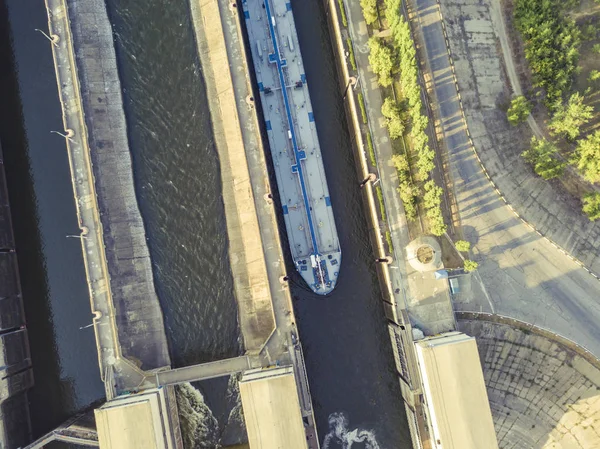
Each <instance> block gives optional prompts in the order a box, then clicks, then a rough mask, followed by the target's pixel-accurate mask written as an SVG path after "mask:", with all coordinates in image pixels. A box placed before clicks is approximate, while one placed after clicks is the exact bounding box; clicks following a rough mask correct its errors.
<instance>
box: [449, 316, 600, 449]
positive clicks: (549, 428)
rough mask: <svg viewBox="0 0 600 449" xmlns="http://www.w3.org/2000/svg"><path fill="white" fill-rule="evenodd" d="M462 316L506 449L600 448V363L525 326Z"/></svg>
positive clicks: (462, 326)
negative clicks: (481, 368)
mask: <svg viewBox="0 0 600 449" xmlns="http://www.w3.org/2000/svg"><path fill="white" fill-rule="evenodd" d="M474 318H477V317H476V316H468V315H467V316H464V315H462V314H459V315H458V317H457V319H458V324H459V329H460V330H461V331H462V332H464V333H466V334H468V335H471V336H474V337H476V339H477V346H478V349H479V354H480V357H481V361H482V364H483V373H484V378H485V382H486V386H487V391H488V396H489V400H490V405H491V407H492V417H493V419H494V426H495V428H496V434H497V436H498V442H499V444H500V447H501V448H502V449H508V448H519V449H529V448H531V449H534V448H535V449H537V448H540V449H541V448H544V449H550V448H552V449H561V448H565V449H566V448H569V449H575V448H582V449H584V448H585V449H589V448H594V447H600V363H599V362H598V360H596V359H595V358H594V357H591V356H590V355H589V354H586V353H585V352H584V351H583V350H582V348H580V347H577V346H576V345H575V344H573V343H572V342H569V341H567V340H564V339H561V338H557V337H555V336H553V335H552V334H551V333H547V332H543V331H541V330H539V329H536V328H535V327H533V326H530V325H526V324H525V323H515V322H511V321H512V320H503V319H500V318H496V319H495V321H496V322H492V321H487V319H486V318H485V317H481V316H480V318H482V320H476V319H474Z"/></svg>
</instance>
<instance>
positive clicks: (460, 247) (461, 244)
mask: <svg viewBox="0 0 600 449" xmlns="http://www.w3.org/2000/svg"><path fill="white" fill-rule="evenodd" d="M454 246H455V247H456V250H457V251H461V252H463V253H466V252H467V251H469V250H470V249H471V244H470V243H469V242H467V241H465V240H457V241H456V242H455V243H454Z"/></svg>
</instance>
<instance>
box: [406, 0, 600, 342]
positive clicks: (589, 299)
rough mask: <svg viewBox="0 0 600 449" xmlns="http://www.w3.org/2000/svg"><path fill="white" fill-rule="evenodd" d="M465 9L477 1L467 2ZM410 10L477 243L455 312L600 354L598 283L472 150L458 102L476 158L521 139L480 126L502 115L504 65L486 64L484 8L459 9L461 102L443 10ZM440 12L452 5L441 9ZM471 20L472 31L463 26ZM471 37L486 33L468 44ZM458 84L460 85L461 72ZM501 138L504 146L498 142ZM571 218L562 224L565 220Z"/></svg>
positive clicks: (426, 5)
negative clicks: (499, 187)
mask: <svg viewBox="0 0 600 449" xmlns="http://www.w3.org/2000/svg"><path fill="white" fill-rule="evenodd" d="M465 2H468V3H469V4H471V3H474V2H472V1H471V0H465ZM465 2H462V3H457V2H453V3H451V4H450V6H449V7H453V8H458V6H457V5H459V4H460V5H464V3H465ZM409 4H411V5H413V12H414V14H415V17H414V20H413V24H414V26H415V28H416V30H417V36H418V40H419V42H420V44H421V45H420V49H419V50H420V55H421V56H422V59H423V61H424V62H425V63H426V70H425V73H426V79H427V80H428V84H429V87H430V91H431V94H432V96H433V98H434V99H435V104H434V112H435V114H436V115H437V117H436V118H437V122H438V126H439V128H440V132H441V134H442V135H443V139H444V143H445V145H446V148H447V150H448V153H449V160H450V170H451V174H452V178H453V181H454V190H455V197H456V199H457V204H458V207H459V210H460V218H461V223H462V227H463V231H464V234H465V237H466V238H467V239H468V240H470V241H471V242H472V244H473V253H474V259H475V260H476V261H477V262H478V263H479V270H478V271H477V273H476V274H474V275H472V276H471V277H472V280H473V281H474V282H472V286H473V291H472V292H464V293H465V294H463V295H462V296H461V298H460V301H457V302H455V308H457V309H458V310H474V311H480V310H483V311H490V312H496V313H500V314H502V315H506V316H510V317H514V318H517V319H520V320H523V321H526V322H531V323H535V324H537V325H539V326H542V327H544V328H548V329H551V330H553V331H554V332H557V333H559V334H561V335H565V336H567V337H569V338H571V339H573V340H574V341H577V342H578V343H580V344H582V345H583V346H585V347H587V348H588V349H590V350H591V351H592V352H594V353H595V354H600V304H598V301H597V298H598V297H599V296H600V283H599V282H598V281H597V280H596V279H595V278H594V277H592V276H591V275H590V274H589V273H588V272H587V271H585V270H584V269H583V268H581V267H580V266H579V265H577V264H576V263H574V262H573V261H572V260H571V259H570V258H569V257H567V256H566V255H565V254H563V253H562V252H560V251H559V250H557V249H556V248H555V247H554V246H552V245H551V244H550V243H549V242H548V241H547V240H545V239H543V238H542V237H540V235H538V234H537V233H536V232H535V231H534V230H532V229H531V228H530V227H529V226H527V225H526V224H525V223H523V222H522V221H521V220H520V219H519V218H517V217H516V215H515V214H514V212H513V211H512V210H511V209H510V208H509V207H508V206H507V204H506V203H504V202H503V201H502V200H501V199H500V196H499V195H498V193H497V191H496V190H495V189H494V187H493V186H492V184H491V183H490V181H489V179H488V178H487V176H486V174H485V173H484V171H483V170H482V168H481V165H480V163H479V161H478V160H477V157H476V155H475V153H474V152H473V149H472V146H471V142H470V138H469V131H468V130H467V128H466V126H465V121H464V119H463V115H462V108H461V100H460V98H461V97H462V99H463V100H464V101H465V102H468V101H471V102H472V104H470V106H465V107H466V108H469V107H470V108H472V111H473V116H472V118H471V119H467V122H468V124H469V126H471V124H472V123H475V125H474V126H475V129H476V131H471V132H470V134H471V136H472V138H473V141H474V144H475V148H476V149H477V150H478V151H479V149H480V148H484V151H485V149H486V148H487V149H491V150H493V151H497V152H502V151H504V149H505V145H508V144H509V143H510V141H511V140H517V139H519V135H518V134H516V133H515V132H514V131H513V132H512V133H506V134H503V132H502V131H501V130H500V129H498V130H497V132H496V128H493V127H492V128H486V127H485V126H482V123H484V122H482V120H483V118H482V117H481V114H483V112H485V113H486V114H488V113H489V114H496V113H497V112H495V111H497V109H496V99H497V96H498V95H499V93H498V92H499V91H498V89H501V88H502V86H503V81H502V78H501V76H502V75H501V73H502V67H501V65H500V61H499V60H498V58H497V57H496V59H494V58H492V57H491V56H490V54H491V52H492V50H493V49H495V45H496V43H495V42H496V41H495V37H494V34H493V32H492V31H491V30H492V28H491V24H490V23H489V22H488V24H487V25H486V24H485V23H484V19H485V17H486V16H485V14H486V11H487V10H486V9H485V7H483V6H482V7H477V6H473V8H474V9H473V10H469V11H470V13H469V14H470V15H468V14H467V13H466V12H460V11H462V10H461V9H460V8H459V9H457V11H458V12H457V13H456V14H458V16H456V17H454V19H453V25H452V26H454V27H456V28H457V30H467V29H468V30H469V33H470V34H469V37H468V38H467V37H466V35H462V34H461V35H460V36H461V37H457V38H456V39H455V40H456V42H455V44H454V45H455V46H456V47H452V48H453V54H454V51H455V50H454V49H455V48H456V52H457V55H458V58H459V60H458V61H457V62H456V64H463V66H467V67H468V68H469V69H468V71H467V72H465V73H464V74H463V81H462V82H463V83H465V86H464V88H463V89H461V90H460V95H459V93H458V91H457V87H456V85H455V81H454V76H453V68H452V64H451V60H450V57H449V53H448V48H447V47H446V43H445V36H444V31H443V26H442V22H441V20H440V14H439V9H438V5H437V3H436V2H435V0H410V1H409ZM443 8H448V6H447V5H446V4H445V3H444V5H443ZM462 14H464V16H462ZM459 16H460V17H462V19H461V21H459ZM467 17H469V18H468V19H467ZM488 17H489V15H488ZM465 21H467V22H469V23H467V24H466V25H465V23H464V22H465ZM459 22H460V23H459ZM447 27H450V25H447ZM461 33H462V31H461ZM465 33H466V31H465ZM473 34H481V35H480V36H473V37H471V35H473ZM466 48H468V50H467V49H466ZM467 51H468V55H469V59H467V56H466V55H467ZM460 52H462V53H460ZM469 61H471V62H469ZM471 64H476V67H477V73H478V74H474V73H473V72H472V71H471V70H472V69H471ZM465 70H466V69H465ZM457 77H460V71H458V69H457ZM460 79H461V78H459V82H460ZM501 120H504V117H499V116H496V119H495V121H496V122H500V121H501ZM494 126H499V125H494ZM488 133H489V134H494V135H495V136H494V139H495V140H493V141H492V140H490V139H491V137H490V136H489V135H488ZM500 138H502V140H498V139H500ZM478 139H479V140H478ZM484 162H485V161H484ZM516 167H517V161H516V160H515V161H514V163H513V164H512V165H511V166H507V170H512V169H514V170H515V171H517V170H518V169H517V168H516ZM487 168H488V169H490V168H491V170H492V171H493V170H494V169H495V165H494V164H493V163H492V164H491V167H487ZM505 177H506V176H496V178H495V180H497V181H498V182H502V180H503V179H504V178H505ZM527 179H528V180H527V181H526V182H525V183H524V184H523V188H524V189H525V190H524V191H526V190H527V189H528V185H529V184H528V182H529V181H530V180H533V179H534V178H533V175H531V174H530V175H528V178H527ZM507 194H510V192H507ZM556 203H557V202H556V201H555V202H554V204H553V206H552V208H551V209H549V210H550V211H556V210H557V209H555V208H554V205H555V204H556ZM530 205H531V206H532V207H533V201H529V200H528V202H527V204H526V205H525V206H524V211H525V210H529V209H528V207H529V206H530ZM557 213H558V212H557ZM567 215H568V214H565V217H564V218H565V219H566V220H568V219H569V218H568V217H567ZM568 227H569V226H568V225H567V224H565V225H563V226H562V228H561V232H562V231H567V230H568ZM467 293H470V294H467Z"/></svg>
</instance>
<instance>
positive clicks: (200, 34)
mask: <svg viewBox="0 0 600 449" xmlns="http://www.w3.org/2000/svg"><path fill="white" fill-rule="evenodd" d="M191 10H192V17H193V20H194V29H195V31H196V36H197V38H196V42H197V44H198V51H199V55H200V59H201V62H202V68H203V75H204V79H205V81H206V87H207V91H208V102H209V107H210V111H211V117H212V127H213V132H214V136H215V142H216V146H217V150H218V152H219V158H220V160H221V164H220V167H221V178H222V182H223V184H222V186H223V202H224V205H225V217H226V222H227V234H228V236H229V256H230V259H231V271H232V273H233V278H234V286H235V294H236V299H237V302H238V310H239V313H240V326H241V328H242V334H243V337H244V346H245V348H246V350H247V351H250V352H258V351H260V349H261V348H262V347H263V345H264V344H265V343H266V341H267V339H268V338H269V336H270V335H271V333H272V332H273V330H274V328H275V319H274V317H273V306H272V303H271V291H270V290H271V288H270V285H269V280H268V277H267V268H266V266H265V259H264V257H262V254H264V249H263V244H262V239H261V235H260V229H259V223H258V216H257V211H256V209H257V207H261V206H262V207H265V203H264V199H263V198H262V197H260V196H258V197H255V195H254V192H253V190H252V185H251V178H250V173H249V166H248V162H247V160H246V153H245V151H244V149H245V147H244V143H245V142H244V138H243V135H242V124H241V123H240V115H239V114H240V112H243V108H241V110H240V109H238V105H237V103H236V92H235V91H234V85H233V79H232V78H233V77H232V73H231V72H230V62H229V58H228V51H229V52H234V51H236V45H235V44H236V43H235V42H230V45H226V44H227V42H226V38H229V39H231V38H232V34H231V33H224V31H223V25H222V24H221V13H220V11H219V4H218V2H217V1H200V2H197V1H195V0H192V2H191ZM234 26H235V24H234ZM228 31H231V29H229V30H228ZM233 31H235V28H234V29H233ZM226 35H227V37H226ZM237 50H238V51H239V47H238V48H237ZM232 56H233V57H235V56H234V55H232V54H230V55H229V57H232ZM237 60H238V63H239V62H240V58H239V53H238V56H237ZM245 108H247V106H246V107H245ZM246 119H247V117H246ZM263 182H264V180H263ZM255 198H257V199H258V200H259V201H260V202H262V204H260V205H259V204H256V203H255Z"/></svg>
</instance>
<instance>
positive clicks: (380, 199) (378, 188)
mask: <svg viewBox="0 0 600 449" xmlns="http://www.w3.org/2000/svg"><path fill="white" fill-rule="evenodd" d="M375 193H376V195H377V201H378V202H379V212H380V213H381V219H382V220H383V221H387V215H386V213H385V203H384V202H383V191H382V190H381V186H379V185H378V186H375Z"/></svg>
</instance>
